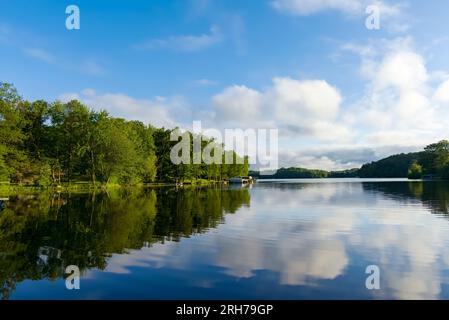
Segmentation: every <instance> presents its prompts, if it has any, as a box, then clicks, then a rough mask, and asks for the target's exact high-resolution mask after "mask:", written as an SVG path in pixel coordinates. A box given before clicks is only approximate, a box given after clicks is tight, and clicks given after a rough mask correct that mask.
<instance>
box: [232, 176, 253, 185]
mask: <svg viewBox="0 0 449 320" xmlns="http://www.w3.org/2000/svg"><path fill="white" fill-rule="evenodd" d="M253 182H254V179H253V177H232V178H231V179H229V183H233V184H237V183H238V184H250V183H253Z"/></svg>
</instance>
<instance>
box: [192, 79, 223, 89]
mask: <svg viewBox="0 0 449 320" xmlns="http://www.w3.org/2000/svg"><path fill="white" fill-rule="evenodd" d="M193 84H194V85H195V86H199V87H214V86H216V85H218V82H217V81H214V80H210V79H206V78H203V79H198V80H195V81H193Z"/></svg>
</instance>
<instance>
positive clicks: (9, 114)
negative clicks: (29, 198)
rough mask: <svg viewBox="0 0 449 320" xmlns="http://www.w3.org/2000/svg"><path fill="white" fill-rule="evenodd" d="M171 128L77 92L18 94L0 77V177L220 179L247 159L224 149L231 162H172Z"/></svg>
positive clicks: (41, 182)
mask: <svg viewBox="0 0 449 320" xmlns="http://www.w3.org/2000/svg"><path fill="white" fill-rule="evenodd" d="M172 131H173V130H168V129H164V128H155V127H152V126H151V125H146V124H144V123H142V122H139V121H126V120H124V119H118V118H114V117H111V116H110V115H109V114H108V113H107V112H106V111H94V110H91V109H89V108H88V107H87V106H85V105H83V104H82V103H81V102H79V101H76V100H73V101H70V102H67V103H62V102H59V101H56V102H52V103H49V102H46V101H43V100H39V101H34V102H29V101H25V100H23V99H22V98H21V97H20V96H19V94H18V93H17V91H16V89H15V88H14V87H13V86H12V85H10V84H7V83H2V82H0V182H11V183H19V184H27V185H30V184H31V185H38V186H45V187H48V186H52V185H60V184H62V183H70V182H74V181H90V182H91V183H93V184H96V183H101V184H108V183H109V184H111V183H113V184H138V183H151V182H155V181H157V182H195V181H198V180H200V179H207V180H214V181H222V180H226V179H228V178H229V177H232V176H243V175H247V174H248V169H249V165H248V159H247V158H244V159H242V158H241V157H239V156H238V155H237V154H236V153H235V152H233V151H226V153H224V154H223V155H222V157H223V159H224V158H225V157H226V155H228V156H229V157H228V158H230V157H231V155H230V154H229V153H231V154H232V158H233V159H235V161H234V164H224V163H225V161H223V162H222V163H223V164H211V165H206V164H204V163H201V164H192V163H190V164H180V165H175V164H173V163H172V161H171V159H170V151H171V149H172V147H173V146H174V145H176V144H177V143H178V141H171V140H170V135H171V133H172ZM189 134H190V137H191V139H190V140H191V141H193V134H191V133H189ZM209 143H214V141H213V140H211V139H208V138H204V137H203V138H202V142H201V147H202V149H204V148H205V147H206V146H207V145H208V144H209ZM191 152H193V148H191ZM191 158H193V156H191ZM237 159H238V160H239V161H237Z"/></svg>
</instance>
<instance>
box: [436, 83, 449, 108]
mask: <svg viewBox="0 0 449 320" xmlns="http://www.w3.org/2000/svg"><path fill="white" fill-rule="evenodd" d="M435 100H436V101H438V102H441V103H449V80H446V81H444V82H443V83H442V84H441V85H440V86H439V87H438V89H437V90H436V92H435Z"/></svg>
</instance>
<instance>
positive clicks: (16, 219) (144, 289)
mask: <svg viewBox="0 0 449 320" xmlns="http://www.w3.org/2000/svg"><path fill="white" fill-rule="evenodd" d="M4 196H5V195H2V196H1V197H0V198H3V197H4ZM448 206H449V184H448V183H444V182H410V181H405V180H386V179H381V180H359V179H338V180H337V179H334V180H324V179H323V180H290V181H285V180H275V181H259V182H258V183H257V184H255V185H254V186H253V187H252V188H240V187H226V188H203V189H178V190H176V189H173V188H163V189H158V190H121V191H114V192H109V193H97V194H49V193H40V194H35V195H9V201H8V202H7V203H6V208H5V209H3V210H2V211H1V212H0V298H3V299H351V298H355V299H406V298H412V299H438V298H440V299H441V298H444V299H447V298H449V290H448V284H449V220H448V208H449V207H448ZM68 265H77V266H78V267H79V268H80V269H81V271H82V276H81V289H80V290H72V291H69V290H67V289H66V286H65V280H64V276H65V275H64V270H65V267H66V266H68ZM369 265H377V266H378V267H379V269H380V272H381V274H380V275H381V277H380V286H381V288H380V290H367V289H366V287H365V280H366V277H367V276H368V275H367V274H365V269H366V267H367V266H369Z"/></svg>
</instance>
